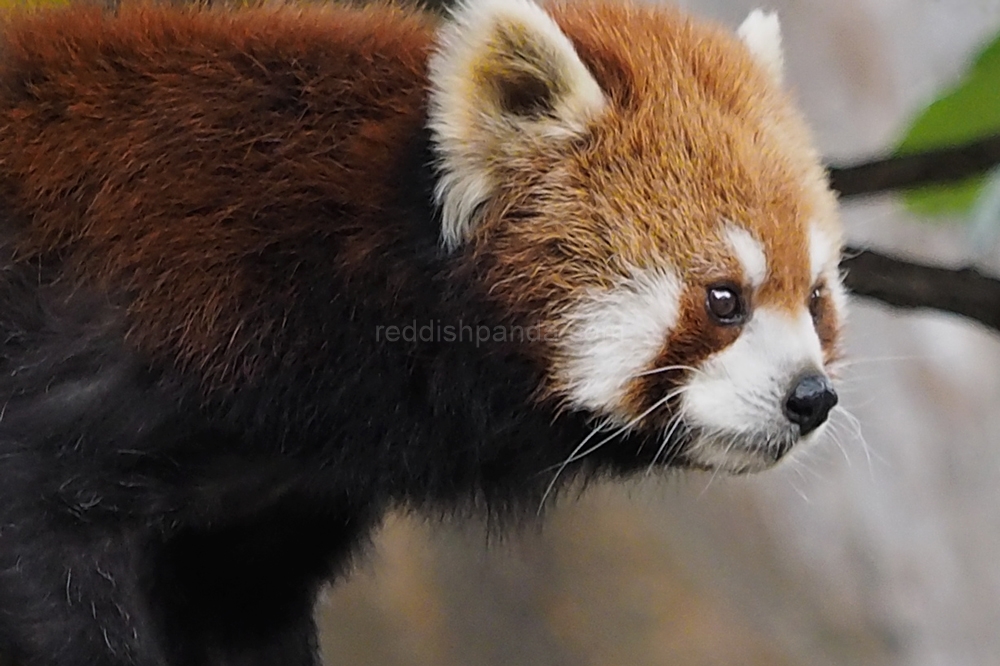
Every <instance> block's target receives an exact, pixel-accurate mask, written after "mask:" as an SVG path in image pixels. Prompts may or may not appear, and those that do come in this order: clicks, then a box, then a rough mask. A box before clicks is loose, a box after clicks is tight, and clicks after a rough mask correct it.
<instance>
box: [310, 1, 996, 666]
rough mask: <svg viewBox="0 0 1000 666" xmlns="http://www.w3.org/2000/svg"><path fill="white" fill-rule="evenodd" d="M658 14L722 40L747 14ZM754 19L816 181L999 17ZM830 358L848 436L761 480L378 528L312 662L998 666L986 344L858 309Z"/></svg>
mask: <svg viewBox="0 0 1000 666" xmlns="http://www.w3.org/2000/svg"><path fill="white" fill-rule="evenodd" d="M681 4H682V5H683V6H684V7H685V8H687V9H688V10H690V11H691V12H693V13H695V14H698V15H702V16H706V17H711V18H714V19H717V20H719V21H721V22H723V23H725V24H727V25H729V26H732V27H733V28H735V27H736V26H737V25H738V24H739V23H740V22H741V20H742V19H743V17H744V16H745V15H746V14H747V12H748V11H749V10H750V9H752V8H754V7H757V6H760V5H761V4H762V2H761V0H684V1H683V2H681ZM763 5H764V6H765V7H766V8H769V9H775V10H777V11H778V12H779V14H780V16H781V20H782V24H783V28H784V34H785V48H786V57H787V62H788V80H789V82H790V84H791V86H792V87H793V89H794V90H795V93H796V95H797V97H798V99H799V101H800V103H801V105H802V107H803V108H804V110H805V113H806V115H807V116H808V118H809V119H810V121H811V123H812V125H813V127H814V128H815V132H816V135H817V137H818V142H819V145H820V147H821V149H822V151H823V153H824V154H825V155H827V156H828V157H829V158H830V159H831V160H833V161H835V162H838V163H849V162H857V161H863V160H864V159H866V158H868V157H869V156H872V155H876V154H881V153H884V152H886V151H889V150H891V148H892V147H893V146H895V145H897V144H898V142H899V140H900V139H901V137H902V136H903V134H904V133H905V131H906V127H907V126H908V125H909V123H910V122H911V120H912V119H913V118H914V117H915V116H916V114H918V113H919V112H920V111H921V110H922V109H923V108H924V107H926V106H927V104H928V103H929V102H931V101H932V100H933V99H934V98H935V97H937V96H938V95H940V94H941V92H942V91H943V90H945V89H947V88H948V87H949V86H951V85H953V84H954V83H955V82H956V81H957V80H958V79H959V77H960V76H961V74H962V72H963V71H964V70H965V68H966V67H967V66H968V63H969V61H970V58H973V57H974V56H975V54H976V53H977V52H978V51H979V50H980V49H981V48H982V47H983V45H984V44H985V43H986V42H987V41H988V40H990V39H991V38H993V37H994V36H995V34H996V33H997V31H998V30H1000V0H836V1H830V0H765V1H764V2H763ZM993 100H994V101H995V103H996V104H997V108H998V109H1000V86H998V88H997V91H996V94H995V95H994V97H993ZM843 212H844V218H845V221H846V223H847V226H848V230H849V237H850V239H851V241H852V242H854V243H855V244H860V245H866V246H870V247H874V248H879V249H884V250H891V251H893V252H896V253H901V254H906V255H907V256H910V257H914V258H919V259H923V260H927V261H932V262H935V263H942V264H945V265H959V264H965V263H969V262H974V263H975V264H976V265H978V266H980V267H982V268H984V269H987V270H989V271H991V272H992V273H994V274H1000V244H998V243H997V242H996V240H997V239H996V237H995V234H990V233H987V234H985V235H983V234H980V235H978V236H977V235H975V234H973V233H971V232H970V227H969V225H968V224H967V223H965V221H964V220H963V219H959V218H958V217H955V218H947V217H945V218H940V217H937V218H934V219H933V220H928V219H922V218H921V216H920V215H917V214H914V213H912V212H909V210H908V209H907V208H906V207H905V206H903V205H902V203H901V201H900V199H898V198H897V197H895V196H892V195H885V196H880V197H874V198H868V199H865V200H863V201H851V202H845V206H844V211H843ZM847 349H848V352H849V354H848V355H849V357H850V359H851V361H850V363H851V365H850V369H849V371H848V372H847V378H846V383H845V386H844V388H843V390H842V400H843V404H844V405H845V406H846V408H847V409H848V410H849V411H850V412H851V413H852V414H853V415H854V416H855V417H856V419H857V422H856V423H855V422H854V421H852V420H851V419H849V418H846V417H844V416H843V415H841V416H839V417H837V419H836V421H835V422H834V424H833V427H832V429H831V435H830V436H828V437H827V439H826V440H825V441H823V442H822V443H820V444H819V445H817V446H815V447H813V448H811V449H808V450H806V451H802V452H799V453H797V454H796V455H795V456H794V459H793V460H791V461H789V462H786V463H784V464H782V465H781V466H780V467H779V468H778V469H776V470H774V471H770V472H766V473H764V474H761V475H759V476H756V477H753V478H745V479H727V478H721V477H716V478H710V477H709V476H708V475H697V474H688V475H671V476H666V477H661V478H652V479H642V480H639V481H637V482H634V483H631V484H628V485H622V484H616V485H613V486H611V485H608V486H601V485H597V486H592V487H590V488H587V489H586V490H585V491H582V492H581V493H579V494H578V495H577V494H574V493H567V494H566V495H564V497H563V498H562V499H561V501H560V502H559V504H558V506H557V508H556V509H555V510H553V511H551V512H550V513H549V515H548V517H547V518H546V520H545V521H544V523H543V524H541V525H528V526H526V527H525V528H523V529H521V530H517V531H514V532H513V533H510V532H508V533H507V534H506V535H505V536H504V537H503V538H502V539H501V538H497V537H496V536H488V534H487V531H486V529H485V528H484V526H483V525H481V524H477V523H475V522H474V521H469V520H462V521H454V522H451V523H440V522H437V521H434V522H424V521H422V520H421V519H420V518H418V517H412V516H411V517H407V516H394V517H391V518H390V519H389V520H388V521H387V523H386V525H385V527H384V528H383V529H382V530H381V532H380V534H379V535H378V537H377V539H376V542H375V544H374V547H373V549H372V552H371V554H370V556H369V557H368V558H366V559H365V561H363V562H361V563H360V564H359V566H358V570H357V572H356V574H355V575H354V576H353V577H352V578H351V579H350V580H349V581H348V582H346V583H343V584H340V585H338V586H337V587H336V588H334V589H332V590H331V591H330V592H329V593H328V594H327V595H326V597H325V598H324V599H323V601H322V603H321V605H320V622H321V625H322V627H323V646H324V653H325V659H326V663H327V664H328V665H329V666H341V665H347V664H350V665H354V666H363V665H368V664H371V665H376V664H377V665H379V666H394V665H396V664H399V665H403V664H406V665H410V666H422V665H431V664H433V665H435V666H494V665H496V666H500V665H503V666H530V665H533V664H539V665H541V664H545V665H556V666H558V665H562V664H566V665H570V664H572V665H574V666H577V665H579V666H589V665H594V666H597V665H602V666H624V665H629V666H642V665H645V664H650V665H652V664H659V665H662V664H672V665H687V664H692V665H698V664H733V665H742V664H747V665H756V664H761V665H763V664H767V665H775V666H781V665H785V664H810V665H816V666H823V665H827V664H830V665H833V664H873V665H881V664H886V665H903V664H906V665H915V666H916V665H919V666H924V665H928V666H929V665H937V664H941V665H949V666H961V665H964V664H975V665H989V664H1000V409H998V407H1000V337H998V336H997V335H995V334H992V333H990V332H988V331H987V330H986V329H984V328H981V327H979V326H977V325H976V324H973V323H970V322H969V321H966V320H962V319H959V318H957V317H953V316H949V315H944V314H937V313H918V314H912V313H902V312H899V311H892V310H889V309H887V308H885V307H882V306H879V305H877V304H875V303H873V302H872V301H864V300H860V299H858V300H855V302H854V307H853V311H852V316H851V320H850V322H849V328H848V340H847Z"/></svg>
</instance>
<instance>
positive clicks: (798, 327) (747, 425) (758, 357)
mask: <svg viewBox="0 0 1000 666" xmlns="http://www.w3.org/2000/svg"><path fill="white" fill-rule="evenodd" d="M822 368H823V350H822V348H821V346H820V342H819V336H817V335H816V330H815V328H814V327H813V322H812V318H811V317H810V316H809V313H808V311H807V310H806V309H805V308H802V309H801V310H800V311H799V312H798V313H797V314H795V315H794V316H793V315H791V314H788V313H786V312H782V311H779V310H772V309H768V308H761V309H758V310H757V311H756V312H754V314H753V317H752V318H751V320H750V322H749V323H748V324H747V325H746V327H745V328H744V330H743V332H742V333H741V334H740V337H739V338H738V339H737V340H736V342H734V343H733V344H732V345H730V346H729V347H727V348H726V349H724V350H722V351H721V352H719V353H718V354H716V355H715V356H713V357H711V358H710V359H708V360H707V361H706V362H705V363H703V364H702V366H701V368H700V370H701V371H700V372H697V373H694V374H693V375H692V376H691V379H690V380H689V382H688V384H687V390H686V391H685V392H684V393H683V396H682V400H681V408H682V409H683V411H684V417H685V420H686V422H687V423H688V424H689V425H691V426H693V427H696V428H701V429H704V430H707V431H717V432H722V433H730V434H737V433H768V432H778V431H781V430H786V429H787V428H788V424H787V419H786V418H785V416H784V414H783V412H782V406H783V402H784V396H785V395H786V393H787V392H788V390H789V389H790V388H791V384H792V380H793V379H794V378H795V377H796V376H797V375H799V374H800V373H802V372H804V371H807V370H814V371H819V370H821V369H822Z"/></svg>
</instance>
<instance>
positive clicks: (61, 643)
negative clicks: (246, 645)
mask: <svg viewBox="0 0 1000 666" xmlns="http://www.w3.org/2000/svg"><path fill="white" fill-rule="evenodd" d="M26 532H32V534H30V535H29V534H26ZM143 549H144V546H143V544H142V543H141V540H140V539H138V538H136V537H135V536H134V535H126V534H121V533H108V532H87V533H86V536H85V537H84V536H83V534H82V533H81V532H80V531H76V530H74V531H73V532H72V533H67V530H65V529H62V528H61V527H57V526H54V525H52V524H46V523H45V522H43V521H36V522H32V523H28V522H26V521H25V522H22V523H21V524H20V525H18V526H7V529H6V530H4V532H3V534H2V535H0V553H2V561H0V617H2V622H0V656H2V657H9V658H12V659H13V662H14V663H15V664H25V665H27V666H34V665H35V664H39V665H40V664H45V665H46V666H48V665H50V664H52V665H58V666H139V665H142V666H146V665H150V666H152V665H157V666H160V665H164V664H166V663H168V662H167V660H166V658H165V656H164V653H163V652H162V650H161V647H162V640H161V637H160V636H159V635H158V632H157V629H156V627H155V623H154V621H153V618H152V616H151V612H150V606H149V599H148V598H146V595H145V593H144V592H143V589H144V587H145V581H144V572H143V570H142V569H143V567H142V560H143V559H144V558H143Z"/></svg>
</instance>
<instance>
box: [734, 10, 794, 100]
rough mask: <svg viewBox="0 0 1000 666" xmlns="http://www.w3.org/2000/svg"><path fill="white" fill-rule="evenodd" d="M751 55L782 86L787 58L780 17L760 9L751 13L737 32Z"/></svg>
mask: <svg viewBox="0 0 1000 666" xmlns="http://www.w3.org/2000/svg"><path fill="white" fill-rule="evenodd" d="M736 34H737V35H739V37H740V39H742V40H743V43H744V44H746V46H747V48H748V49H749V50H750V53H752V54H753V56H754V58H756V59H757V62H758V63H760V64H761V65H762V66H763V67H764V68H765V69H766V70H767V71H768V72H769V73H770V74H771V76H773V77H774V79H775V80H776V81H777V82H778V83H779V84H780V83H781V82H782V79H784V76H785V56H784V54H783V52H782V49H781V24H780V23H779V22H778V15H777V14H774V13H765V12H762V11H761V10H759V9H755V10H753V11H752V12H750V15H749V16H747V17H746V20H744V21H743V24H742V25H740V27H739V28H737V30H736Z"/></svg>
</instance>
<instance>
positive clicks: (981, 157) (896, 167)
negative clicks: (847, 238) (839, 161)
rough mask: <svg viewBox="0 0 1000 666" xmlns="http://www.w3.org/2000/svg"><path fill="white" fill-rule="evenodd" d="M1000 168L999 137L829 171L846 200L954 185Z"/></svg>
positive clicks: (833, 182) (832, 180)
mask: <svg viewBox="0 0 1000 666" xmlns="http://www.w3.org/2000/svg"><path fill="white" fill-rule="evenodd" d="M998 164H1000V135H997V136H991V137H987V138H985V139H979V140H977V141H972V142H970V143H966V144H963V145H960V146H951V147H948V148H941V149H938V150H929V151H926V152H922V153H916V154H913V155H900V156H895V157H886V158H882V159H878V160H874V161H871V162H865V163H863V164H857V165H853V166H842V167H837V166H834V167H831V168H830V180H831V186H832V187H833V189H835V190H836V191H838V192H840V193H841V195H843V196H845V197H853V196H858V195H862V194H874V193H876V192H887V191H890V190H904V189H913V188H916V187H922V186H925V185H938V184H942V183H954V182H956V181H960V180H964V179H966V178H969V177H971V176H978V175H980V174H982V173H984V172H986V171H989V170H990V169H992V168H993V167H995V166H997V165H998Z"/></svg>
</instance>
